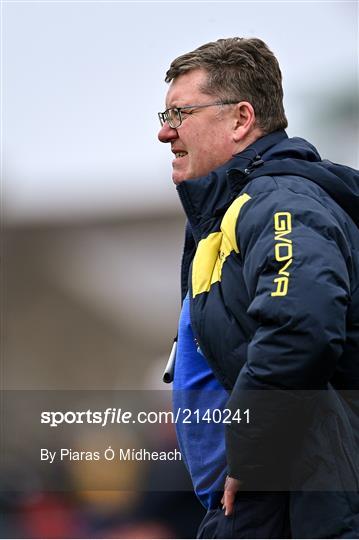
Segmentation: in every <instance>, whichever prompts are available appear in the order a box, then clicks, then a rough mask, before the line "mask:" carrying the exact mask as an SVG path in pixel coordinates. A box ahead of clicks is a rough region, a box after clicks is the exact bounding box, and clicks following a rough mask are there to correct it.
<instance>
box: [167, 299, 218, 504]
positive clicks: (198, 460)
mask: <svg viewBox="0 0 359 540" xmlns="http://www.w3.org/2000/svg"><path fill="white" fill-rule="evenodd" d="M227 399H228V394H227V392H226V390H225V389H224V388H223V386H222V385H221V384H220V383H219V382H218V381H217V379H216V378H215V377H214V375H213V372H212V370H211V369H210V367H209V365H208V363H207V361H206V359H205V357H204V356H203V354H202V353H201V352H200V351H199V350H197V347H196V344H195V341H194V336H193V332H192V328H191V321H190V313H189V298H188V295H187V296H186V298H185V300H184V302H183V306H182V311H181V316H180V321H179V328H178V342H177V354H176V363H175V372H174V381H173V408H174V413H175V415H176V413H177V411H178V410H179V408H180V409H181V411H183V410H184V409H190V411H191V415H190V416H189V413H188V412H186V413H185V414H183V413H181V414H180V415H179V418H180V419H181V421H179V422H178V423H177V424H176V431H177V438H178V443H179V447H180V450H181V453H182V457H183V460H184V462H185V464H186V467H187V469H188V471H189V473H190V475H191V478H192V482H193V486H194V490H195V493H196V495H197V497H198V498H199V500H200V501H201V503H202V504H203V506H205V507H206V508H207V509H211V508H215V507H216V506H217V505H218V503H219V500H220V498H221V496H222V492H223V487H224V481H225V477H226V474H227V466H226V451H225V432H224V424H223V423H222V422H219V423H215V422H213V421H211V422H207V421H206V420H201V417H202V415H203V414H205V413H206V411H207V410H208V409H210V411H213V410H214V409H219V410H221V411H223V409H224V408H225V405H226V402H227ZM197 410H198V413H195V411H197ZM209 417H211V413H210V415H209ZM197 418H198V420H199V421H198V422H197ZM184 419H186V420H187V422H188V421H190V422H191V423H186V422H184V421H183V420H184Z"/></svg>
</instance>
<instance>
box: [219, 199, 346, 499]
mask: <svg viewBox="0 0 359 540" xmlns="http://www.w3.org/2000/svg"><path fill="white" fill-rule="evenodd" d="M236 233H237V241H238V245H239V246H240V253H241V257H242V263H243V272H244V281H245V285H246V288H247V290H248V294H249V298H250V304H249V307H248V310H247V312H248V314H249V315H250V316H251V317H252V318H253V319H254V320H255V322H256V324H257V327H256V331H255V333H254V335H253V336H252V339H251V341H250V343H249V346H248V353H247V360H246V362H245V364H244V366H243V368H242V369H241V371H240V373H239V376H238V379H237V381H236V384H235V386H234V389H233V392H232V394H231V397H230V400H229V403H228V406H229V407H230V408H231V409H232V412H235V411H236V410H238V409H239V410H241V411H243V410H246V409H248V408H249V411H250V416H249V417H250V421H249V423H248V424H247V423H245V422H243V421H242V422H240V423H237V422H232V423H231V424H230V425H229V426H227V429H226V446H227V460H228V467H229V475H230V476H233V477H235V478H239V479H241V480H242V481H244V482H250V481H251V480H252V481H253V480H255V479H256V480H257V485H256V486H255V487H256V488H257V489H262V488H263V489H267V488H268V485H270V484H271V481H272V480H273V477H276V476H277V472H276V473H275V474H273V470H274V469H275V468H277V469H278V467H277V466H276V464H277V465H278V462H281V464H283V467H282V471H284V472H283V475H284V476H285V475H286V472H285V471H286V466H287V465H288V464H287V465H285V459H286V458H288V456H289V453H288V452H289V449H288V448H287V447H286V444H285V442H287V443H288V444H290V443H292V445H293V443H294V440H295V437H294V435H298V434H299V432H300V422H301V420H303V421H304V418H302V416H304V411H303V414H302V412H301V404H302V399H301V395H302V394H301V393H302V392H304V391H306V392H308V391H315V390H319V389H325V388H326V387H327V385H328V381H329V380H330V378H331V376H332V374H333V372H334V370H335V368H336V364H337V362H338V359H339V358H340V356H341V354H342V350H343V345H344V342H345V332H346V330H345V329H346V312H347V306H348V302H349V296H350V293H349V274H348V268H349V261H348V257H349V255H348V253H349V250H348V247H347V245H346V240H345V237H344V234H343V232H342V230H341V228H340V226H339V224H338V222H337V220H336V219H335V217H334V216H333V215H332V213H331V212H330V210H328V209H327V208H326V207H325V206H324V205H323V204H322V202H321V201H320V200H316V199H313V198H311V197H309V196H306V195H302V194H296V193H293V192H291V191H289V190H286V189H278V190H277V191H272V192H269V193H263V194H260V195H258V196H256V197H253V198H252V199H251V200H250V201H249V203H248V204H247V205H246V207H245V208H244V209H243V212H242V213H241V215H240V218H239V220H238V222H237V231H236ZM297 442H298V441H297ZM288 466H289V465H288ZM273 467H274V469H273ZM259 479H260V481H259ZM258 481H259V484H258ZM261 482H262V484H263V483H265V485H264V486H262V484H261ZM268 482H269V483H268ZM261 486H262V487H261ZM272 487H273V489H282V488H283V486H282V485H281V484H276V483H275V481H274V484H273V486H272Z"/></svg>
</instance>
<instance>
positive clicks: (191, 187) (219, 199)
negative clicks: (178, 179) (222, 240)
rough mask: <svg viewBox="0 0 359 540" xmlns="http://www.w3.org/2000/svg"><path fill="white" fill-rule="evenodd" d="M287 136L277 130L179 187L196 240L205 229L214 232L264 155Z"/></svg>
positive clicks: (282, 131) (261, 161)
mask: <svg viewBox="0 0 359 540" xmlns="http://www.w3.org/2000/svg"><path fill="white" fill-rule="evenodd" d="M286 138H288V136H287V134H286V132H285V131H284V130H280V131H274V132H272V133H270V134H269V135H265V136H264V137H261V138H260V139H257V140H256V141H255V142H254V143H253V144H251V145H250V146H248V147H247V148H245V149H244V150H243V151H242V152H240V153H238V154H235V155H234V156H233V158H232V159H230V160H229V161H228V162H227V163H225V164H224V165H222V166H221V167H218V168H217V169H215V170H214V171H212V172H211V173H209V174H208V175H206V176H201V177H199V178H195V179H192V180H186V181H185V182H182V183H181V184H179V185H178V186H177V191H178V194H179V197H180V199H181V202H182V205H183V208H184V211H185V213H186V215H187V218H188V220H189V222H190V225H191V228H192V232H193V235H194V237H195V239H196V241H198V240H199V239H200V238H201V236H202V233H203V232H208V231H210V230H211V229H212V227H213V225H214V224H215V223H216V222H217V220H218V217H219V216H221V215H223V214H224V213H225V211H226V209H227V208H228V206H229V205H230V204H231V202H232V201H233V200H234V199H235V197H236V196H237V195H238V193H239V192H240V191H241V189H243V187H244V186H245V184H246V183H247V182H248V181H249V175H250V173H251V172H252V171H253V170H255V169H256V167H258V166H259V165H261V164H262V163H263V159H262V158H263V155H264V154H265V153H266V152H267V151H268V150H269V149H270V148H271V147H272V146H274V145H276V144H278V143H279V142H280V141H282V140H283V139H286ZM264 158H265V156H264Z"/></svg>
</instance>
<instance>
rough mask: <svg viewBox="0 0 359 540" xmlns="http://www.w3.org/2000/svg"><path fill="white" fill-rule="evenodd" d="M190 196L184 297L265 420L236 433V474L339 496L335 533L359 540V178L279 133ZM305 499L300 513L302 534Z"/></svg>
mask: <svg viewBox="0 0 359 540" xmlns="http://www.w3.org/2000/svg"><path fill="white" fill-rule="evenodd" d="M177 189H178V192H179V196H180V199H181V202H182V204H183V207H184V210H185V212H186V215H187V218H188V222H189V227H188V228H187V234H186V242H185V251H184V256H183V262H182V289H183V291H182V292H183V294H185V292H186V291H187V289H189V292H190V301H191V323H192V328H193V332H194V335H195V337H196V340H197V341H198V344H199V346H200V347H201V350H202V351H203V353H204V355H205V356H206V358H207V360H208V362H209V364H210V366H211V368H212V370H213V372H214V374H215V376H216V377H217V378H218V380H219V381H220V382H221V383H222V384H223V386H224V387H225V388H226V389H227V390H229V392H230V393H231V396H230V399H229V403H228V406H229V407H230V408H231V409H232V411H233V412H235V411H236V410H238V409H239V410H241V411H242V412H243V411H244V410H246V409H248V408H249V409H250V413H251V415H252V420H251V421H250V423H249V424H247V423H246V422H244V421H243V422H240V423H238V422H232V423H231V424H230V425H228V426H227V428H226V448H227V462H228V470H229V474H230V475H231V476H233V477H236V478H239V479H240V480H242V483H243V484H242V485H243V489H248V490H251V489H256V490H266V489H273V490H291V491H300V490H304V491H305V492H306V493H311V494H312V496H313V493H314V492H317V493H321V494H323V493H325V492H331V501H333V500H335V502H334V503H333V504H334V507H335V508H336V510H337V513H336V514H334V513H333V512H332V513H333V516H334V517H332V519H335V520H337V521H336V522H335V524H334V525H333V526H332V527H329V528H327V529H324V532H323V534H324V535H328V534H331V533H333V530H334V531H335V533H333V534H337V535H339V529H340V527H344V529H345V531H349V533H348V534H352V535H353V534H354V532H353V531H355V530H356V529H355V527H357V526H358V524H357V522H356V520H359V499H358V496H357V492H358V489H359V464H358V456H359V399H358V398H357V394H358V390H359V230H358V227H359V176H358V172H357V171H354V170H353V169H350V168H349V167H344V166H341V165H335V164H333V163H331V162H329V161H322V160H321V158H320V156H319V154H318V152H317V151H316V149H315V148H314V147H313V146H312V145H311V144H309V143H308V142H307V141H305V140H303V139H300V138H293V139H288V137H287V135H286V133H285V132H284V131H278V132H274V133H271V134H269V135H267V136H264V137H262V138H261V139H259V140H257V141H256V142H255V143H254V144H252V145H251V146H250V147H248V148H246V149H245V150H244V151H243V152H241V153H240V154H237V155H236V156H234V157H233V159H231V160H230V161H229V162H228V163H226V164H225V165H224V166H222V167H219V168H218V169H216V170H215V171H213V172H212V173H210V174H209V175H208V176H205V177H201V178H197V179H194V180H188V181H186V182H183V183H181V184H180V185H179V186H178V188H177ZM349 492H350V493H351V495H347V494H348V493H349ZM308 497H309V495H308ZM333 497H334V499H333ZM343 497H344V499H345V501H344V503H343ZM348 497H349V498H348ZM319 498H320V497H319ZM293 500H294V498H293ZM308 500H309V499H308ZM303 501H304V503H303ZM305 501H306V497H305V496H303V497H301V498H298V497H297V500H296V503H295V504H296V506H295V507H294V508H293V511H292V514H293V516H296V518H297V523H298V530H297V533H296V534H301V535H302V537H305V531H304V530H303V529H301V521H302V517H303V513H305V509H306V503H305ZM339 507H340V509H341V510H340V511H339V510H338V508H339ZM327 508H328V505H327ZM299 509H300V510H299ZM319 516H320V513H319V514H318V523H317V527H320V523H319V521H320V520H321V519H322V518H321V517H319ZM353 520H354V521H353ZM354 522H355V523H354ZM339 523H342V525H339ZM343 523H344V525H343ZM344 529H343V530H344ZM315 533H316V531H313V530H311V534H315ZM343 534H344V535H345V534H346V533H345V532H344V533H343ZM358 534H359V532H358Z"/></svg>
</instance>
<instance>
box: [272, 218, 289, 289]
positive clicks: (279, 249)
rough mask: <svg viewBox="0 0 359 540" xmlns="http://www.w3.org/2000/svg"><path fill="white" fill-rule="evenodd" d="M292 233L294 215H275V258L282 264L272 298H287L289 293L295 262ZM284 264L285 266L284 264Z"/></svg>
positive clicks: (274, 281)
mask: <svg viewBox="0 0 359 540" xmlns="http://www.w3.org/2000/svg"><path fill="white" fill-rule="evenodd" d="M291 232H292V215H291V214H290V212H277V213H276V214H274V241H275V244H274V258H275V260H276V261H277V262H279V263H281V266H280V268H279V270H278V275H277V277H275V278H274V280H273V283H274V284H275V285H276V290H275V291H273V292H272V293H271V296H286V294H287V293H288V286H289V278H290V272H289V270H288V269H289V267H290V266H291V264H292V262H293V244H292V240H291V239H290V238H288V235H289V234H290V233H291ZM282 263H284V264H282Z"/></svg>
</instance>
